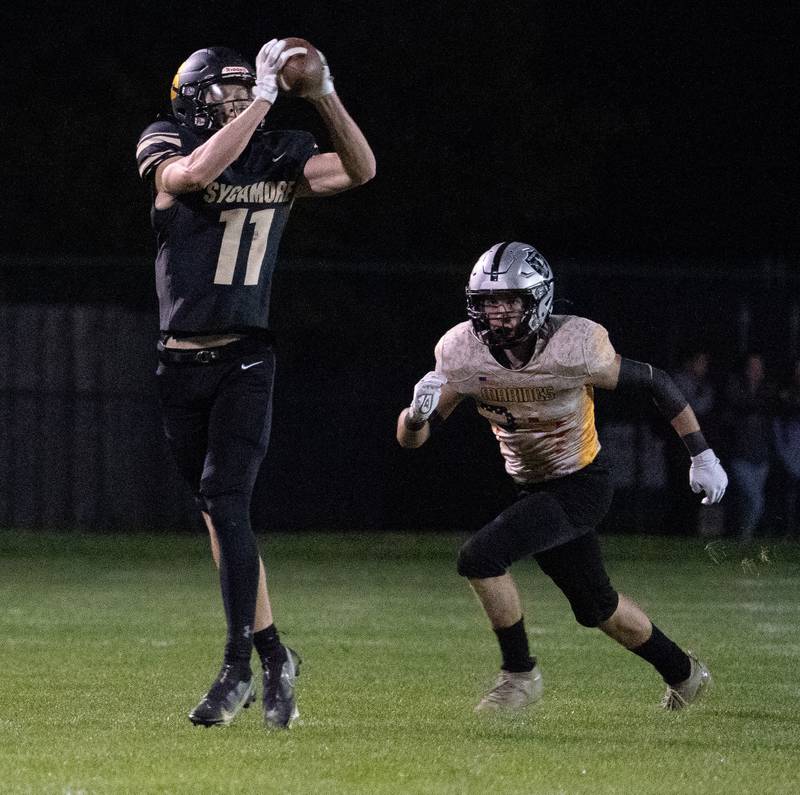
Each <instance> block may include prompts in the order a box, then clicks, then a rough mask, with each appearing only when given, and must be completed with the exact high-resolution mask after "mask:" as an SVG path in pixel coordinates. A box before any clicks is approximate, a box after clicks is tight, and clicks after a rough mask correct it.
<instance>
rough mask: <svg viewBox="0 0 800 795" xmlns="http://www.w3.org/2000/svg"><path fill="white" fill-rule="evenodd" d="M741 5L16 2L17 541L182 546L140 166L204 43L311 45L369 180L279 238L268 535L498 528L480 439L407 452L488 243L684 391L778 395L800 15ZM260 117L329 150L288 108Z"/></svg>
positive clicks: (7, 250)
mask: <svg viewBox="0 0 800 795" xmlns="http://www.w3.org/2000/svg"><path fill="white" fill-rule="evenodd" d="M734 5H735V7H733V6H728V4H725V3H700V4H694V3H692V4H690V3H685V4H684V3H677V4H675V3H671V4H665V3H641V2H636V3H634V2H604V3H578V2H559V3H532V2H519V3H508V2H495V3H491V4H489V3H476V2H462V3H455V2H440V3H410V2H395V3H386V2H371V3H351V2H330V3H323V2H306V3H302V4H300V3H265V4H263V5H258V4H253V3H241V2H227V3H214V4H210V3H209V4H192V3H186V2H170V3H132V2H131V3H126V2H108V3H105V4H97V5H96V6H92V7H89V6H80V5H77V4H75V5H72V6H68V5H67V4H60V3H59V4H56V3H44V4H31V5H30V6H28V7H23V8H17V9H16V10H15V11H14V12H13V18H12V20H11V26H10V27H9V28H8V29H7V31H6V35H7V38H8V40H9V46H7V47H6V49H5V50H4V52H3V56H2V57H3V61H4V62H5V63H6V73H7V75H9V80H8V81H7V85H6V88H5V96H6V98H7V100H8V105H7V107H6V109H5V111H6V112H5V114H4V119H3V139H4V146H5V148H6V153H7V157H6V158H5V159H4V160H5V162H4V172H5V173H4V176H5V179H4V184H5V187H6V196H5V201H3V203H2V205H0V207H1V209H0V213H2V216H0V217H2V220H3V230H4V234H3V237H2V241H1V242H0V267H1V268H2V269H1V270H0V275H1V276H2V281H0V289H2V294H1V295H0V299H2V302H3V303H2V305H0V309H1V310H2V311H0V323H2V331H3V334H2V337H1V338H2V339H3V340H4V343H3V348H2V350H0V365H2V375H3V381H2V384H0V411H2V412H3V415H4V417H5V418H6V424H5V427H6V429H7V432H6V436H5V439H4V444H3V448H2V455H3V457H2V460H0V469H1V470H2V471H0V475H2V476H3V482H4V484H5V486H4V489H3V492H2V494H0V522H5V523H13V524H23V525H24V524H29V525H38V526H53V525H85V526H90V527H116V526H125V527H130V528H134V527H139V526H164V525H172V526H180V525H181V524H182V523H184V524H185V523H186V522H187V521H189V520H188V519H187V518H186V517H188V516H189V515H190V511H189V510H188V509H187V508H186V506H185V504H184V503H182V502H181V501H180V500H177V502H178V503H179V504H180V511H178V510H177V509H175V508H174V507H170V506H174V505H175V504H176V494H177V493H178V492H179V489H180V485H179V484H177V483H176V481H175V478H174V472H173V471H172V470H171V469H170V465H169V462H168V459H167V458H166V456H165V454H164V450H163V448H162V447H161V444H162V443H161V441H160V435H159V430H158V419H157V412H156V409H155V405H154V396H153V393H152V364H153V362H154V351H153V347H152V343H153V341H154V339H155V336H156V334H157V312H156V304H155V294H154V283H153V274H152V258H153V253H154V247H153V240H152V234H151V230H150V227H149V221H148V209H149V204H148V202H149V199H148V195H147V191H146V189H145V187H144V185H143V184H142V183H141V181H140V180H139V177H138V174H137V172H136V167H135V157H134V152H135V146H136V142H137V139H138V136H139V134H140V132H141V131H142V130H143V129H144V127H146V126H147V124H149V123H150V121H152V120H153V118H154V117H155V115H156V113H158V112H159V111H161V110H165V109H167V107H168V104H167V103H168V89H169V84H170V81H171V79H172V76H173V74H174V73H175V71H176V70H177V67H178V66H179V64H180V63H181V62H182V61H183V60H184V59H185V58H186V56H188V55H189V54H190V53H191V52H192V51H194V50H195V49H198V48H200V47H203V46H210V45H228V46H233V47H235V48H238V49H239V50H240V51H241V52H242V53H243V54H245V55H246V56H247V57H249V58H251V59H252V58H253V57H254V56H255V54H256V52H257V51H258V49H259V47H260V46H261V44H262V43H263V42H264V41H266V40H267V39H269V38H271V37H273V36H289V35H297V36H303V37H305V38H308V39H309V40H311V41H312V42H313V43H315V44H316V45H317V46H318V47H319V48H320V49H321V50H322V51H323V52H325V54H326V56H327V57H328V60H329V62H330V64H331V68H332V72H333V74H334V76H335V79H336V85H337V89H338V91H339V94H340V96H341V97H342V99H343V101H344V102H345V104H346V106H347V108H348V109H349V110H350V112H351V114H352V115H353V116H354V118H355V119H356V120H357V122H358V123H359V125H360V126H361V128H362V129H363V130H364V132H365V134H366V136H367V138H368V139H369V141H370V143H371V144H372V146H373V148H374V151H375V154H376V157H377V162H378V176H377V178H376V179H375V180H373V181H372V182H371V183H369V184H368V185H366V186H364V187H362V188H359V189H358V190H355V191H352V192H350V193H346V194H343V195H340V196H337V197H334V198H329V199H325V200H319V201H305V202H298V203H297V204H296V206H295V209H294V211H293V215H292V218H291V220H290V222H289V226H288V228H287V232H286V234H285V237H284V242H283V246H282V252H283V258H282V263H281V265H280V267H279V270H278V272H277V274H276V283H275V293H274V299H273V314H272V318H273V322H274V325H275V327H276V330H277V333H278V336H279V340H280V343H279V362H280V364H279V368H280V369H279V382H278V388H277V389H278V391H277V395H276V417H275V429H274V434H273V442H272V446H271V450H270V454H269V457H268V460H267V466H266V467H265V471H264V473H262V475H263V477H262V483H261V484H260V487H259V490H258V493H257V494H258V496H257V498H256V501H255V505H254V513H255V516H256V523H257V525H258V526H273V527H285V528H293V527H311V526H314V527H323V528H324V527H385V528H393V529H397V528H403V527H420V528H424V527H434V528H439V527H450V528H453V529H454V528H455V527H463V526H464V525H465V524H475V523H477V522H478V521H479V520H480V519H481V518H482V517H486V516H487V515H488V514H490V513H491V512H492V511H493V510H494V509H495V508H496V506H497V505H498V504H501V503H502V500H503V499H505V497H506V496H507V490H508V486H507V483H506V482H505V480H504V478H503V475H502V465H501V462H500V460H499V457H498V456H497V454H496V452H495V450H494V443H493V440H492V439H491V437H490V435H489V434H488V433H487V431H486V429H481V430H480V431H479V432H476V433H473V431H476V429H477V428H478V427H479V426H478V424H477V422H473V418H471V417H468V416H466V415H465V414H464V413H462V412H459V413H457V414H456V416H454V418H453V419H452V420H451V422H449V423H448V426H449V427H447V428H446V430H445V431H444V433H443V436H444V440H443V442H442V443H441V444H438V445H430V446H429V449H425V450H422V451H418V452H417V453H415V454H414V456H415V457H413V458H411V457H409V455H410V454H408V453H407V452H405V451H401V450H399V448H397V447H396V445H394V443H393V434H394V427H393V426H394V417H395V416H396V414H397V412H398V411H399V409H400V408H401V407H402V406H403V405H404V404H405V403H407V402H408V399H409V398H410V391H411V387H412V386H413V383H414V382H415V381H416V379H417V378H418V377H419V376H420V375H422V374H423V373H424V372H425V371H426V370H428V369H430V366H431V364H432V349H433V345H434V343H435V342H436V340H437V339H438V337H439V336H440V335H441V334H442V333H443V332H444V331H445V330H446V329H447V328H449V327H450V326H451V325H453V324H454V323H456V322H459V321H460V320H462V319H463V313H464V306H463V285H464V282H465V280H466V275H467V272H468V269H469V266H470V264H471V263H472V262H473V261H474V260H475V259H476V258H477V256H478V255H479V254H480V253H481V252H482V251H483V250H485V249H486V248H488V247H489V246H490V245H492V244H493V243H494V242H496V241H498V240H502V239H518V240H524V241H527V242H532V243H534V244H536V245H537V246H538V247H539V248H540V250H541V251H542V252H543V253H544V254H545V256H546V257H547V258H548V259H549V261H550V262H551V264H552V265H553V266H554V269H555V271H556V277H557V298H558V299H559V300H560V301H561V303H559V304H557V307H556V308H557V311H562V312H574V313H576V314H586V315H589V316H590V317H593V318H594V319H596V320H598V321H599V322H601V323H603V324H604V325H606V326H607V327H608V328H609V329H610V330H611V336H612V340H613V341H614V343H615V345H616V346H617V348H618V350H620V351H621V352H622V353H624V354H625V355H628V356H631V357H633V358H641V359H646V360H651V361H653V362H654V363H657V364H660V365H661V366H663V367H668V366H672V365H674V364H675V363H676V358H677V356H678V354H679V352H680V351H682V350H684V349H686V348H707V349H709V350H710V351H711V352H712V354H713V357H714V366H715V375H716V376H717V377H718V378H720V379H722V378H723V376H724V375H725V373H726V372H727V371H728V370H729V369H730V367H732V366H733V363H734V362H735V360H736V357H737V356H738V355H739V354H741V353H742V352H743V351H744V350H746V349H748V348H752V347H758V348H760V349H761V350H763V351H764V352H765V354H766V355H767V358H768V364H769V366H770V367H771V368H772V370H773V372H774V374H775V376H776V378H778V377H781V376H782V373H783V372H785V369H786V368H787V367H788V361H789V359H790V358H791V357H792V356H794V355H796V354H797V353H798V350H797V346H798V340H797V323H796V317H795V314H796V311H797V309H796V308H797V305H798V301H799V300H800V289H799V285H800V282H799V281H798V256H800V224H799V222H798V217H799V216H798V212H797V201H796V195H797V191H796V188H797V185H798V180H797V177H798V159H797V140H798V135H797V133H798V130H797V119H798V117H799V116H800V113H798V111H800V107H798V105H799V104H800V103H799V102H798V97H797V94H798V92H797V76H798V74H797V72H798V70H797V66H798V60H799V59H798V56H797V54H796V49H797V48H796V38H797V37H796V31H797V29H798V24H797V23H798V21H799V20H798V16H799V14H798V10H797V7H796V4H790V3H771V4H757V3H740V4H734ZM270 119H271V123H272V124H273V125H275V126H280V125H284V124H286V125H289V124H290V125H291V126H302V127H306V128H308V129H311V130H312V131H313V132H314V133H315V134H316V135H317V136H318V139H319V141H320V143H321V145H322V147H323V148H326V145H327V141H326V137H325V133H324V130H323V129H322V127H321V125H320V123H319V121H318V119H317V117H316V115H315V113H314V111H313V109H311V108H310V106H308V105H307V103H304V102H303V101H302V100H290V99H282V100H280V101H279V102H278V103H277V105H276V106H275V108H274V109H273V110H272V111H271V112H270ZM568 302H569V303H568ZM793 324H794V325H793ZM793 334H794V336H792V335H793ZM37 351H38V352H39V353H37ZM41 352H44V355H45V357H46V359H47V361H48V362H49V365H48V367H47V368H44V369H43V368H42V367H41V366H39V365H38V364H37V358H41V357H40V353H41ZM600 409H601V416H602V417H608V418H612V419H613V418H615V417H618V416H622V415H626V413H628V412H629V411H630V410H632V409H631V407H628V406H624V405H623V404H620V403H619V402H613V401H611V402H610V403H609V402H608V401H605V400H603V401H601V405H600ZM645 414H646V412H645ZM647 419H649V418H647ZM76 429H77V430H76ZM472 437H474V438H472ZM64 472H67V473H69V472H72V473H73V474H72V475H71V476H67V475H64ZM75 473H79V474H80V476H79V474H75ZM81 473H82V474H81ZM87 473H88V474H87ZM59 478H62V479H63V482H61V481H59ZM70 478H71V480H70ZM42 483H47V488H49V489H50V492H48V493H49V494H50V497H49V498H48V499H49V503H48V501H47V500H43V499H42V498H41V494H42V490H41V485H42ZM59 483H60V485H59ZM184 496H185V495H184ZM47 504H49V505H50V506H51V507H50V508H48V507H47ZM53 506H55V507H53ZM59 506H60V507H59Z"/></svg>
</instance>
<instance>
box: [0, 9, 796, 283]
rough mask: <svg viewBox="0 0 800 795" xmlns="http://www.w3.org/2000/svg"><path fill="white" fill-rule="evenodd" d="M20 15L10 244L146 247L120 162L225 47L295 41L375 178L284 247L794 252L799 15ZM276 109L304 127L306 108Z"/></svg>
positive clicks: (407, 253) (128, 162)
mask: <svg viewBox="0 0 800 795" xmlns="http://www.w3.org/2000/svg"><path fill="white" fill-rule="evenodd" d="M13 13H14V14H15V15H16V19H15V20H14V22H13V24H12V26H11V28H10V33H9V31H7V32H6V35H7V36H8V37H9V38H10V40H11V46H10V47H9V48H6V49H5V51H4V54H3V57H4V59H7V60H8V67H9V68H10V75H13V79H8V80H7V81H6V89H5V91H6V97H8V93H7V92H8V91H9V90H10V92H11V97H12V103H10V105H9V106H7V108H6V114H5V116H6V118H5V122H4V127H5V128H6V135H8V134H10V138H11V142H12V146H11V147H9V148H8V149H7V154H8V155H9V157H8V162H7V163H6V168H7V169H8V173H7V175H6V179H7V183H6V184H7V185H8V186H13V192H12V194H11V195H10V196H9V197H8V198H7V200H6V202H4V206H3V211H4V215H5V217H6V230H7V235H6V239H5V242H4V245H3V248H4V249H5V250H6V251H8V252H14V253H20V252H26V253H44V254H53V253H55V254H60V255H61V254H79V255H86V254H91V253H94V254H100V255H103V254H105V255H124V256H130V255H148V254H149V253H150V252H151V239H150V233H149V229H148V227H147V223H146V213H144V212H143V204H145V203H146V194H145V192H144V191H143V190H142V188H141V186H140V184H139V180H138V176H137V173H136V170H135V167H134V155H133V152H134V148H135V143H136V140H137V137H138V135H139V133H140V132H141V130H142V129H143V128H144V127H145V126H146V125H147V124H148V123H149V122H150V121H151V120H152V119H153V117H154V115H155V114H156V112H157V111H159V110H160V109H162V108H163V107H165V105H166V102H167V99H168V87H169V83H170V81H171V79H172V76H173V74H174V73H175V71H176V70H177V67H178V65H179V64H180V63H181V62H182V61H183V60H184V58H185V57H186V56H188V54H189V53H191V52H192V51H194V50H195V49H198V48H199V47H202V46H210V45H217V44H224V45H229V46H233V47H235V48H238V49H239V50H240V51H241V52H242V53H243V54H245V55H246V57H248V58H251V59H252V58H254V56H255V54H256V52H257V51H258V49H259V47H260V45H261V44H262V43H263V42H264V41H265V40H267V39H269V38H271V37H273V36H286V35H302V36H304V37H305V38H308V39H310V40H311V41H312V42H314V43H316V44H317V45H318V46H319V48H320V49H321V50H323V52H325V54H326V55H327V57H328V60H329V62H330V64H331V66H332V71H333V73H334V76H335V78H336V85H337V88H338V90H339V93H340V95H341V96H342V98H343V100H344V102H345V103H346V105H347V107H348V108H349V109H350V111H351V113H352V114H353V116H354V117H355V118H356V119H357V120H358V122H359V123H360V125H361V126H362V128H363V129H364V131H365V133H366V134H367V137H368V138H369V140H370V142H371V143H372V145H373V147H374V149H375V152H376V155H377V159H378V164H379V176H378V178H377V179H376V180H375V181H374V182H373V183H372V184H371V185H369V186H368V187H366V188H364V189H363V190H361V191H359V192H358V193H353V194H350V195H346V196H342V197H340V198H337V199H333V200H329V201H326V202H321V203H319V206H314V207H312V206H311V205H309V204H306V206H305V207H298V208H297V210H298V211H297V214H296V218H295V219H294V223H293V225H292V229H291V230H290V233H289V236H288V237H287V238H286V246H285V249H286V250H287V251H289V250H290V251H292V252H293V253H295V254H303V253H309V252H311V253H315V254H324V255H326V256H327V255H331V254H334V253H335V254H340V255H342V256H344V257H348V258H349V257H352V256H354V255H356V256H367V255H372V256H377V257H381V258H389V259H401V260H406V259H408V258H410V257H414V258H429V257H434V258H436V259H453V260H456V261H462V262H469V261H472V260H473V259H474V258H475V255H476V253H478V252H480V251H482V250H484V249H485V248H487V247H488V244H490V243H492V242H493V241H495V240H498V239H504V238H506V237H516V238H521V239H525V240H528V239H530V240H533V241H535V242H536V243H537V244H538V245H539V247H540V248H541V249H542V250H543V251H544V252H546V253H549V254H550V255H551V256H553V257H555V256H556V255H558V256H568V255H572V254H576V255H577V254H584V255H585V254H590V255H592V256H596V255H598V254H620V253H630V254H637V255H639V254H642V255H653V254H655V255H659V256H660V255H664V254H672V255H686V254H702V255H704V256H709V257H711V258H713V259H715V260H719V259H721V258H723V257H730V256H740V255H744V254H748V255H756V256H761V255H765V254H783V253H788V252H797V250H798V247H799V244H800V235H799V234H798V231H799V229H800V227H799V226H798V213H797V211H796V202H795V201H794V199H795V187H796V185H797V182H796V177H797V155H796V151H797V119H798V116H799V115H800V113H799V112H798V111H800V107H799V104H800V103H799V102H798V92H797V77H798V73H797V66H798V56H797V54H796V53H797V47H796V33H797V30H798V21H800V20H799V19H798V17H799V16H800V14H799V13H798V9H797V5H796V4H793V3H780V2H778V3H755V2H753V3H735V4H727V3H669V4H667V3H647V2H645V3H643V2H603V3H584V2H570V1H569V0H567V2H559V3H538V2H517V3H509V2H494V3H485V2H480V3H479V2H459V3H455V2H439V3H412V2H402V1H401V2H393V3H388V2H381V1H380V0H378V1H377V2H369V3H358V2H327V3H325V2H314V1H313V0H311V1H309V2H305V3H296V2H292V3H287V2H274V3H263V4H254V3H251V2H248V3H242V2H226V3H187V2H182V0H178V2H170V3H147V2H145V3H133V2H119V1H118V0H117V1H116V2H115V1H111V2H107V3H93V4H90V5H89V4H87V5H81V4H61V3H44V4H29V5H28V6H26V7H25V8H24V10H21V9H20V8H17V10H16V11H15V12H13ZM9 78H10V76H9ZM281 104H284V105H285V106H289V105H291V106H294V107H293V108H289V107H284V108H283V109H282V110H285V111H289V110H294V109H295V108H297V107H298V106H300V109H299V110H298V114H299V118H298V116H294V117H293V120H294V121H295V122H297V121H298V120H299V121H301V122H302V123H304V124H307V125H310V126H312V128H313V127H314V125H315V122H316V120H315V118H314V115H313V113H312V112H306V107H305V103H303V102H302V101H301V100H287V101H285V102H284V103H281ZM276 110H278V112H277V113H276V116H278V115H281V109H276ZM4 137H5V136H4ZM321 137H322V136H321ZM643 266H644V267H646V266H647V263H646V262H644V263H643Z"/></svg>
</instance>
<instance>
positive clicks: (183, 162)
mask: <svg viewBox="0 0 800 795" xmlns="http://www.w3.org/2000/svg"><path fill="white" fill-rule="evenodd" d="M271 107H272V105H271V104H270V103H269V102H267V101H266V100H264V99H255V100H253V102H252V104H251V105H250V106H249V107H248V108H247V109H246V110H245V111H244V112H242V113H241V114H240V115H239V116H237V117H236V118H234V119H231V121H230V122H228V123H227V124H226V125H225V126H224V127H223V128H222V129H221V130H218V131H217V132H215V133H214V135H212V136H211V137H210V138H209V139H208V140H207V141H205V142H204V143H203V144H201V145H200V146H198V147H197V149H195V150H194V151H193V152H192V153H191V154H189V155H187V156H186V157H181V158H179V159H177V160H174V161H171V162H169V163H167V164H166V165H165V167H164V169H163V171H162V172H161V173H160V174H159V175H157V182H156V185H157V187H158V189H159V190H163V191H165V192H166V193H170V194H173V195H178V194H180V193H191V192H192V191H196V190H202V189H203V188H204V187H205V186H206V185H208V183H209V182H211V181H212V180H214V179H216V178H217V177H218V176H219V175H220V174H221V173H222V172H223V171H224V170H225V169H226V168H227V167H228V166H229V165H230V164H231V163H233V161H234V160H236V158H237V157H239V155H240V154H242V152H243V151H244V149H245V147H246V146H247V144H248V142H249V141H250V139H251V138H252V136H253V133H254V132H255V131H256V129H257V128H258V125H259V124H261V121H262V120H263V118H264V116H265V115H266V113H267V111H268V110H269V109H270V108H271Z"/></svg>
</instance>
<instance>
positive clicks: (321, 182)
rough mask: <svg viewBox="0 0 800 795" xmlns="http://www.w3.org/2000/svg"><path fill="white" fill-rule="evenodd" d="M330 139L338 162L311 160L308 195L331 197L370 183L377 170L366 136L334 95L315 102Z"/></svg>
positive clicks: (308, 170) (307, 175)
mask: <svg viewBox="0 0 800 795" xmlns="http://www.w3.org/2000/svg"><path fill="white" fill-rule="evenodd" d="M314 106H315V107H316V109H317V111H318V112H319V115H320V116H321V117H322V120H323V121H324V122H325V126H326V128H327V130H328V133H329V135H330V137H331V143H332V144H333V148H334V151H335V153H336V156H337V157H336V159H334V158H332V157H330V156H327V159H323V158H326V156H325V155H322V156H320V157H319V158H312V159H311V160H310V161H309V163H308V165H307V167H306V171H305V177H306V182H307V183H308V184H307V186H304V188H305V190H304V193H305V195H330V194H333V193H341V192H342V191H345V190H349V189H350V188H354V187H357V186H358V185H363V184H364V183H365V182H369V180H371V179H372V178H373V177H374V176H375V171H376V165H375V155H374V153H373V151H372V147H370V145H369V143H368V142H367V139H366V137H365V136H364V133H363V132H361V129H360V128H359V126H358V125H357V124H356V123H355V121H353V119H352V117H351V116H350V114H349V113H348V112H347V110H346V109H345V107H344V105H343V104H342V101H341V99H339V97H338V96H337V95H336V94H335V93H333V94H327V95H326V96H324V97H321V98H320V99H317V100H315V101H314Z"/></svg>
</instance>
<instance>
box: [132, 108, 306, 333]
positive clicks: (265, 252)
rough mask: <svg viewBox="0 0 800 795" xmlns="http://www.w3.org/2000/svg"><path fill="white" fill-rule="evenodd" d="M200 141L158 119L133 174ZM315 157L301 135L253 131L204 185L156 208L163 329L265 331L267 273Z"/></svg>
mask: <svg viewBox="0 0 800 795" xmlns="http://www.w3.org/2000/svg"><path fill="white" fill-rule="evenodd" d="M205 140H207V139H206V138H203V137H201V136H200V135H198V134H197V133H195V132H193V131H192V130H190V129H188V128H186V127H184V126H183V125H181V124H178V123H177V122H176V121H175V120H174V119H163V120H160V121H157V122H155V123H154V124H151V125H150V126H149V127H148V128H147V129H146V130H145V131H144V132H143V133H142V135H141V137H140V138H139V144H138V146H137V149H136V159H137V163H138V166H139V173H140V175H141V176H142V178H143V179H145V180H150V181H152V180H153V179H154V174H155V171H156V168H157V167H158V166H159V165H160V164H161V163H163V162H164V161H165V160H167V159H169V158H171V157H175V156H176V155H188V154H190V153H191V152H192V151H193V150H194V149H196V148H197V147H198V146H200V145H201V144H202V143H203V142H204V141H205ZM315 151H316V145H315V143H314V138H313V136H312V135H311V134H310V133H308V132H304V131H300V130H278V131H269V132H262V131H258V132H256V133H255V134H254V135H253V137H252V139H251V141H250V143H249V144H248V146H247V148H246V149H245V150H244V152H243V153H242V154H241V156H240V157H239V158H238V159H237V160H236V161H235V162H234V163H232V164H231V165H230V166H229V167H228V168H226V169H225V171H223V172H222V174H220V176H219V177H217V179H215V180H214V181H213V182H211V183H209V184H208V185H207V186H206V187H205V188H204V189H202V190H199V191H195V192H193V193H184V194H181V195H179V196H177V197H176V201H175V203H174V204H173V205H172V207H170V208H169V209H167V210H158V209H156V207H155V190H154V191H153V197H154V203H153V207H152V209H151V212H150V218H151V222H152V225H153V229H154V230H155V233H156V243H157V248H158V253H157V256H156V288H157V291H158V302H159V314H160V327H161V331H162V332H170V333H173V334H176V335H192V334H208V333H221V332H229V331H246V330H247V329H253V328H258V329H264V328H267V325H268V321H269V298H270V290H271V285H272V274H273V271H274V269H275V260H276V257H277V253H278V246H279V244H280V239H281V236H282V234H283V229H284V227H285V226H286V221H287V219H288V216H289V210H290V209H291V206H292V202H293V200H294V193H295V188H296V185H297V181H298V180H299V179H300V178H301V177H302V175H303V168H304V166H305V164H306V161H307V160H308V158H309V157H311V155H313V154H314V152H315Z"/></svg>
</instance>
